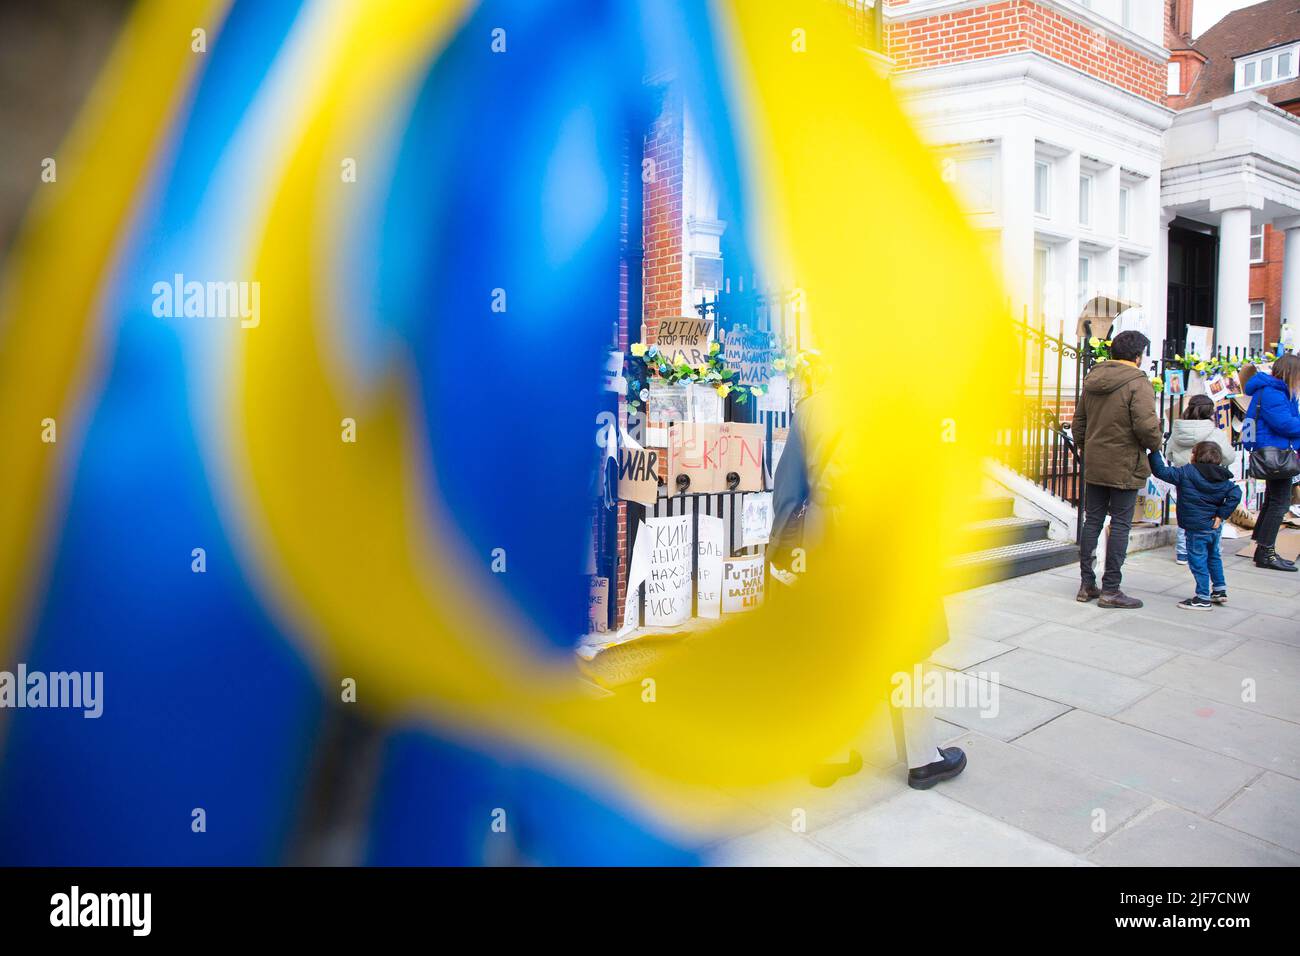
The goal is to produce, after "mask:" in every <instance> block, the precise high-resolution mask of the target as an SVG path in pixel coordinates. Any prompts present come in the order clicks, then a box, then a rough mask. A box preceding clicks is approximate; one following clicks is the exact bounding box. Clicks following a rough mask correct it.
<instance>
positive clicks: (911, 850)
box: [815, 778, 1087, 866]
mask: <svg viewBox="0 0 1300 956" xmlns="http://www.w3.org/2000/svg"><path fill="white" fill-rule="evenodd" d="M959 779H960V778H959ZM815 838H816V840H817V841H818V842H819V843H820V844H821V845H823V846H825V847H828V848H829V849H831V850H834V851H835V852H836V853H837V854H839V855H842V856H843V857H845V858H847V859H849V860H852V861H853V862H855V863H858V864H860V865H863V866H1082V865H1087V864H1086V863H1084V862H1083V861H1082V860H1080V859H1079V858H1078V857H1077V856H1075V855H1074V854H1072V853H1069V852H1068V851H1066V850H1063V849H1061V848H1060V847H1058V846H1054V845H1052V844H1051V843H1049V842H1047V841H1046V840H1043V839H1041V838H1039V837H1036V836H1033V835H1032V834H1029V833H1026V832H1024V831H1023V830H1019V829H1017V828H1016V827H1013V826H1010V825H1009V824H1006V823H1003V822H1002V821H1000V820H994V819H993V818H992V817H989V816H987V815H985V814H983V813H980V812H979V811H978V810H974V809H972V808H970V807H968V806H966V805H965V804H962V803H959V802H958V801H956V800H952V799H949V798H947V797H945V796H943V795H942V794H940V793H937V792H936V791H935V790H926V791H919V790H908V791H907V792H905V793H902V794H900V795H899V796H897V797H895V798H894V799H892V800H888V801H886V802H885V803H882V804H880V805H878V806H876V807H874V808H872V809H870V810H867V811H864V812H863V813H858V814H855V815H853V816H851V817H848V818H846V819H844V820H840V821H839V822H838V823H835V824H833V825H831V826H830V827H827V828H826V829H825V830H821V831H819V832H818V833H817V834H816V835H815Z"/></svg>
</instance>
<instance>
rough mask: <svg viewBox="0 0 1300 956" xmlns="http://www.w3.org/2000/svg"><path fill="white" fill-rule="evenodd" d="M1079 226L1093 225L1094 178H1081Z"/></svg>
mask: <svg viewBox="0 0 1300 956" xmlns="http://www.w3.org/2000/svg"><path fill="white" fill-rule="evenodd" d="M1079 225H1081V226H1091V225H1092V177H1091V176H1080V177H1079Z"/></svg>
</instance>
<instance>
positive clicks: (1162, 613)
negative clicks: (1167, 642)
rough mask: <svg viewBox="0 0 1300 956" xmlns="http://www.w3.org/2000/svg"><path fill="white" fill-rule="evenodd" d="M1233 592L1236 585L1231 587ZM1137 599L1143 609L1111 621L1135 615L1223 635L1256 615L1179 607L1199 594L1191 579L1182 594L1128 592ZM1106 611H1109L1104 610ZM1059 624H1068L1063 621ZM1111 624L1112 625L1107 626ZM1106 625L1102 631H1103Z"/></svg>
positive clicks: (1115, 612)
mask: <svg viewBox="0 0 1300 956" xmlns="http://www.w3.org/2000/svg"><path fill="white" fill-rule="evenodd" d="M1228 589H1229V591H1231V589H1232V585H1231V584H1229V585H1228ZM1124 593H1126V594H1130V595H1132V596H1133V597H1136V598H1141V599H1142V601H1143V602H1144V604H1143V606H1142V607H1140V608H1138V609H1136V610H1134V611H1122V610H1118V609H1110V610H1109V612H1108V617H1118V616H1119V615H1121V614H1133V615H1137V616H1140V617H1144V618H1148V619H1155V620H1158V621H1164V622H1165V623H1168V624H1177V625H1179V626H1180V627H1182V626H1191V627H1199V628H1203V629H1205V630H1213V631H1216V632H1219V633H1222V632H1224V631H1227V630H1229V629H1230V628H1232V627H1233V626H1234V625H1236V624H1240V623H1241V622H1242V621H1244V620H1246V619H1247V618H1248V617H1250V616H1251V615H1252V614H1254V612H1253V611H1247V610H1246V609H1245V608H1235V607H1232V606H1231V604H1229V605H1227V606H1223V607H1215V608H1213V609H1211V610H1209V611H1188V610H1185V609H1183V608H1180V607H1179V606H1178V602H1179V601H1181V600H1183V598H1189V597H1191V596H1192V595H1193V594H1195V593H1196V586H1195V585H1194V584H1193V583H1192V578H1191V576H1190V575H1188V578H1187V587H1186V588H1184V589H1182V590H1175V591H1169V592H1166V593H1165V594H1152V593H1151V592H1150V591H1137V590H1134V591H1127V590H1126V591H1125V592H1124ZM1103 610H1105V609H1103ZM1057 623H1062V624H1064V623H1068V622H1065V621H1060V622H1057ZM1106 623H1109V622H1106ZM1101 627H1104V625H1101V626H1099V627H1098V629H1101Z"/></svg>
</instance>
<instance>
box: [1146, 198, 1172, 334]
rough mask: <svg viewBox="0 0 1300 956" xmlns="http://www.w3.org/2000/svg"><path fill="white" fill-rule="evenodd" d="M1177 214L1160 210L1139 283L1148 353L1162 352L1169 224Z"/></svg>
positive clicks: (1166, 311) (1166, 327) (1166, 310)
mask: <svg viewBox="0 0 1300 956" xmlns="http://www.w3.org/2000/svg"><path fill="white" fill-rule="evenodd" d="M1176 215H1177V213H1176V212H1174V210H1172V209H1161V210H1160V220H1159V224H1160V228H1159V229H1157V230H1156V248H1155V252H1154V254H1153V255H1152V256H1151V259H1150V260H1149V267H1148V269H1147V274H1146V276H1145V277H1144V279H1145V281H1144V282H1143V283H1142V285H1143V290H1142V296H1141V302H1142V311H1143V312H1144V313H1145V314H1146V317H1147V330H1148V331H1149V333H1150V335H1149V338H1150V339H1151V354H1152V355H1154V356H1157V357H1159V356H1160V355H1162V354H1164V353H1163V351H1162V350H1163V349H1164V342H1165V335H1166V334H1167V333H1168V330H1169V224H1170V223H1171V222H1173V221H1174V217H1175V216H1176Z"/></svg>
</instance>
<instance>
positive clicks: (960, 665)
mask: <svg viewBox="0 0 1300 956" xmlns="http://www.w3.org/2000/svg"><path fill="white" fill-rule="evenodd" d="M1011 647H1012V645H1010V644H1004V643H1003V642H1001V641H990V640H988V639H987V638H983V637H953V638H950V639H949V641H948V643H947V644H945V645H943V647H941V648H939V649H938V650H937V651H935V652H934V653H933V654H931V655H930V660H931V661H933V662H934V663H936V664H939V665H941V666H943V667H948V668H951V669H953V670H957V671H961V670H965V669H966V668H968V667H973V666H975V665H976V664H981V663H983V662H984V661H987V660H992V659H993V658H995V657H997V656H998V655H1000V654H1005V653H1007V651H1009V650H1011Z"/></svg>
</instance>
